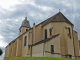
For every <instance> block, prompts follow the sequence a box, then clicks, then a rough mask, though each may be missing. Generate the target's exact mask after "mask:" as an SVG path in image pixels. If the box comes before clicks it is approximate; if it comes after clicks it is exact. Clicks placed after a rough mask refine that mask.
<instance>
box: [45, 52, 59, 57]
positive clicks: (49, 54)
mask: <svg viewBox="0 0 80 60" xmlns="http://www.w3.org/2000/svg"><path fill="white" fill-rule="evenodd" d="M44 57H59V58H61V54H58V53H52V54H51V53H49V52H45V54H44Z"/></svg>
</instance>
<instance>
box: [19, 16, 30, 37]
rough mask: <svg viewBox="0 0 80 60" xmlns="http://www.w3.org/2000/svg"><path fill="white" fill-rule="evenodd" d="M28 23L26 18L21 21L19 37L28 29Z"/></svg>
mask: <svg viewBox="0 0 80 60" xmlns="http://www.w3.org/2000/svg"><path fill="white" fill-rule="evenodd" d="M30 28H31V27H30V23H29V21H28V20H27V17H25V19H24V20H23V21H22V24H21V27H20V28H19V35H18V36H20V35H22V34H23V33H24V32H26V31H28V30H29V29H30Z"/></svg>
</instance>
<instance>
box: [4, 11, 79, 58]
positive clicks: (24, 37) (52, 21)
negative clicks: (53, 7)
mask: <svg viewBox="0 0 80 60" xmlns="http://www.w3.org/2000/svg"><path fill="white" fill-rule="evenodd" d="M73 27H74V25H73V24H72V23H71V22H70V21H69V20H68V19H67V18H66V17H65V16H64V15H63V14H62V13H61V12H58V13H57V14H55V15H54V16H52V17H50V18H48V19H47V20H45V21H43V22H41V23H39V24H38V25H35V23H34V24H33V27H32V28H31V27H30V23H29V21H28V20H27V17H25V19H24V20H23V22H22V24H21V26H20V28H19V35H18V37H17V38H15V39H14V40H13V41H11V42H10V43H9V44H8V45H7V46H6V48H5V57H11V56H26V57H60V58H72V59H80V52H79V50H80V47H79V45H80V43H79V41H78V35H77V32H76V31H75V30H73Z"/></svg>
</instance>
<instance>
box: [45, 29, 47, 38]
mask: <svg viewBox="0 0 80 60" xmlns="http://www.w3.org/2000/svg"><path fill="white" fill-rule="evenodd" d="M45 39H47V29H46V30H45Z"/></svg>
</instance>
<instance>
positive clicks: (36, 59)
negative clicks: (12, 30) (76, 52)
mask: <svg viewBox="0 0 80 60" xmlns="http://www.w3.org/2000/svg"><path fill="white" fill-rule="evenodd" d="M4 60H80V59H69V58H56V57H5V58H4Z"/></svg>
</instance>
